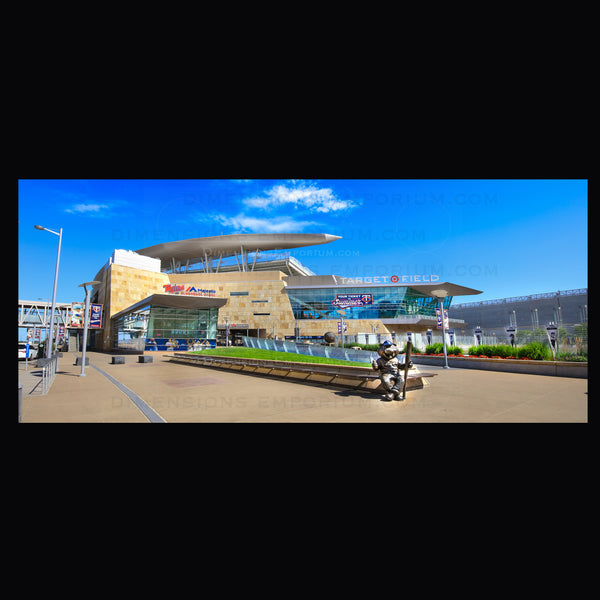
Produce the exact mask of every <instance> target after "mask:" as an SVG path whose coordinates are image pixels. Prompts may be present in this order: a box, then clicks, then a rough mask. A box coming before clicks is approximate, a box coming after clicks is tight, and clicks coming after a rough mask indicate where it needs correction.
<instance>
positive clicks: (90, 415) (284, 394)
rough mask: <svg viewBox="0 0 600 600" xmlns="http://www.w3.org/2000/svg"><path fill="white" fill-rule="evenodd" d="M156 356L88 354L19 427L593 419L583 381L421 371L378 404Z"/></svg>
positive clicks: (27, 409)
mask: <svg viewBox="0 0 600 600" xmlns="http://www.w3.org/2000/svg"><path fill="white" fill-rule="evenodd" d="M150 354H152V356H153V357H154V362H153V363H147V364H142V363H138V362H137V356H127V357H126V359H125V364H121V365H112V364H110V363H111V355H110V354H104V353H100V352H88V353H87V356H88V357H89V359H90V365H89V366H88V367H86V377H79V376H78V374H79V372H80V371H81V367H80V366H77V367H76V366H74V363H75V356H76V355H75V354H74V353H65V354H64V356H63V357H62V358H61V359H60V363H59V369H58V373H57V375H56V378H55V380H54V383H53V384H52V387H51V389H50V391H49V392H48V393H47V394H46V395H35V394H34V395H27V392H26V391H25V392H24V394H23V399H22V422H23V423H36V422H37V423H88V422H109V423H148V422H150V420H151V419H152V416H153V415H154V416H156V417H155V419H154V420H156V421H159V422H168V423H176V422H283V423H287V422H305V423H309V422H381V423H403V422H406V423H408V422H413V423H415V422H429V423H437V422H470V423H484V422H500V423H504V422H520V423H534V422H540V423H550V422H576V423H586V422H587V419H588V411H587V406H588V396H587V387H588V382H587V379H572V378H566V377H551V376H542V375H523V374H516V373H499V372H486V371H475V370H467V369H450V370H444V369H441V368H439V367H426V368H425V367H423V368H422V370H426V371H429V372H434V373H436V375H437V376H436V377H433V378H430V379H429V380H428V381H429V383H430V385H427V386H425V388H424V389H422V390H415V391H412V392H408V394H407V399H406V400H405V401H403V402H382V401H381V400H380V397H379V396H378V395H376V394H373V393H370V392H364V391H353V390H349V389H343V388H339V387H335V386H321V385H315V384H303V383H297V382H292V381H282V380H277V379H274V378H269V377H261V376H254V375H249V374H241V373H237V372H232V371H224V370H218V369H213V368H209V367H195V366H188V365H183V364H175V363H170V362H169V361H168V359H167V358H165V357H164V356H163V353H160V352H154V353H150ZM94 367H97V368H98V369H100V370H101V371H102V372H100V371H98V370H97V369H96V368H94ZM103 373H106V374H108V375H110V376H111V377H112V378H114V380H116V382H118V383H119V384H120V387H118V386H117V385H116V383H115V382H113V381H111V380H110V379H108V378H107V377H106V376H105V375H104V374H103ZM132 398H133V399H132ZM140 407H141V408H140ZM148 415H150V417H149V416H148Z"/></svg>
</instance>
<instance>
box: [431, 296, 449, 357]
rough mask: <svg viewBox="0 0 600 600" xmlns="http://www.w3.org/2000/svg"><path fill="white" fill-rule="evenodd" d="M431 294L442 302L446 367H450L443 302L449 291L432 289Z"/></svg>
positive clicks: (441, 313)
mask: <svg viewBox="0 0 600 600" xmlns="http://www.w3.org/2000/svg"><path fill="white" fill-rule="evenodd" d="M430 294H431V295H432V296H434V297H435V298H437V299H438V300H439V302H440V315H441V316H442V342H443V343H444V369H449V368H450V367H449V366H448V350H447V348H446V319H444V305H443V304H442V299H443V298H446V296H448V292H447V291H446V290H432V291H431V292H430Z"/></svg>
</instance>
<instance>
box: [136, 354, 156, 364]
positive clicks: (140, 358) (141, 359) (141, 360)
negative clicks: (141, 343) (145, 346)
mask: <svg viewBox="0 0 600 600" xmlns="http://www.w3.org/2000/svg"><path fill="white" fill-rule="evenodd" d="M153 358H154V357H152V356H143V355H142V356H138V362H139V363H151V362H152V359H153Z"/></svg>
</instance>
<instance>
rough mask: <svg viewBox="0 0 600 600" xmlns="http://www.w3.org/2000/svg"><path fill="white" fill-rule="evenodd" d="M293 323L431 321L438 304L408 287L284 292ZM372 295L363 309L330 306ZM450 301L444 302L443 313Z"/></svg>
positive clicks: (436, 300) (446, 299) (448, 298)
mask: <svg viewBox="0 0 600 600" xmlns="http://www.w3.org/2000/svg"><path fill="white" fill-rule="evenodd" d="M286 292H287V295H288V297H289V299H290V303H291V305H292V310H293V311H294V318H295V319H299V320H300V319H339V318H340V317H342V316H343V317H344V319H345V320H346V319H397V318H399V317H403V316H406V315H415V316H416V315H421V316H428V317H435V309H436V308H438V307H439V300H438V299H437V298H432V297H431V296H426V295H425V294H423V293H422V292H419V291H418V290H416V289H413V288H410V287H400V286H390V287H385V286H378V287H367V286H360V287H330V288H302V289H300V288H298V289H286ZM347 294H360V295H364V294H372V296H373V302H372V303H370V304H367V305H365V306H355V307H352V308H346V309H342V310H343V312H340V309H339V308H336V307H335V306H333V304H332V303H333V301H334V300H335V297H336V296H337V295H347ZM451 302H452V297H451V296H448V297H447V298H444V300H443V305H444V308H445V309H447V308H449V306H450V303H451Z"/></svg>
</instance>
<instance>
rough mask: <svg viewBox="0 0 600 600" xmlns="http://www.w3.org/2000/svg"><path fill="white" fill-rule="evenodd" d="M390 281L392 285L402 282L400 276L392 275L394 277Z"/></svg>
mask: <svg viewBox="0 0 600 600" xmlns="http://www.w3.org/2000/svg"><path fill="white" fill-rule="evenodd" d="M390 281H391V282H392V283H398V282H399V281H400V277H398V275H392V276H391V277H390Z"/></svg>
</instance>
